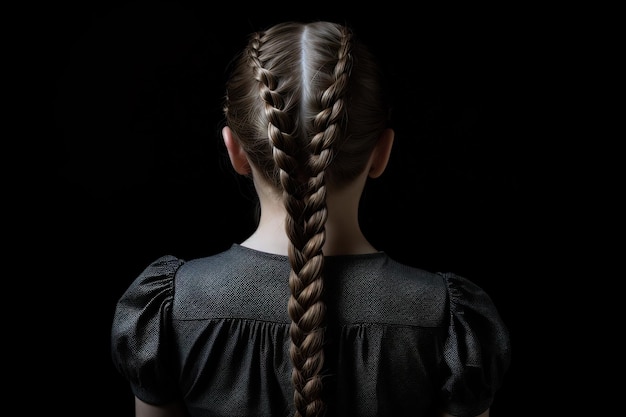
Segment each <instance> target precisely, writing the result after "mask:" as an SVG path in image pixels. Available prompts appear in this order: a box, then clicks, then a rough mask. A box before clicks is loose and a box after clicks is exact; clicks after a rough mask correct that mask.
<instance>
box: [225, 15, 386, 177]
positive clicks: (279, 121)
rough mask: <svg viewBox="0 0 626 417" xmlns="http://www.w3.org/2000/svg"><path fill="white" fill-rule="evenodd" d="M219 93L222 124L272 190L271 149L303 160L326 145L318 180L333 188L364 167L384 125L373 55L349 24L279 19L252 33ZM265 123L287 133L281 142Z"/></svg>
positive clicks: (276, 171)
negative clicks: (221, 94)
mask: <svg viewBox="0 0 626 417" xmlns="http://www.w3.org/2000/svg"><path fill="white" fill-rule="evenodd" d="M226 92H227V96H226V103H225V115H226V123H227V124H228V126H229V127H230V128H231V130H232V131H233V132H234V134H235V136H236V137H237V138H238V140H239V141H240V142H241V144H242V146H243V147H244V149H245V150H246V151H247V153H248V156H249V157H250V158H251V162H252V163H253V164H254V165H256V167H257V168H259V172H260V173H261V174H262V175H263V176H265V178H266V179H269V180H271V182H272V183H273V184H274V185H275V186H277V187H278V186H279V185H280V168H279V167H277V166H276V165H275V162H274V155H273V152H274V146H276V145H279V146H284V147H288V148H290V149H293V150H294V151H296V152H298V154H297V155H293V156H294V157H302V158H304V159H306V158H307V153H308V152H313V153H314V154H315V153H319V152H320V149H321V148H324V149H325V148H326V147H331V146H332V148H333V157H332V163H330V162H331V161H324V162H323V163H325V164H327V165H328V167H327V172H326V181H327V182H328V183H332V184H333V185H336V186H341V185H342V184H344V183H346V182H348V181H350V180H352V179H354V178H355V177H356V176H357V175H358V174H360V173H361V172H362V170H363V169H364V168H365V164H366V162H367V158H368V157H369V154H370V151H371V150H372V148H373V146H374V144H375V142H376V139H377V138H378V136H379V135H380V133H381V131H382V130H383V129H384V128H385V127H386V124H387V122H388V120H387V118H388V114H389V111H388V103H387V102H386V96H385V94H384V91H383V86H382V77H381V73H380V68H379V67H378V66H377V65H376V61H375V59H374V57H373V56H372V55H371V54H370V52H369V51H368V50H367V49H366V47H365V46H364V45H363V44H361V43H359V42H358V41H357V39H356V38H355V36H354V35H353V34H352V32H351V31H350V29H349V28H347V27H346V26H343V25H339V24H336V23H331V22H319V21H318V22H311V23H297V22H286V23H282V24H278V25H275V26H273V27H270V28H269V29H267V30H265V31H261V32H257V33H254V34H252V35H251V37H250V42H249V44H248V46H247V47H246V48H245V49H244V50H243V51H242V53H241V54H240V55H239V57H238V59H237V60H236V61H235V62H234V66H233V68H232V72H231V77H230V79H229V81H228V83H227V89H226ZM270 124H271V125H273V126H274V127H275V128H277V129H278V131H280V133H282V134H283V135H289V139H285V141H286V140H289V143H288V144H287V143H282V142H280V143H277V142H274V143H273V142H272V137H271V134H269V133H268V126H269V125H270ZM270 131H271V129H270ZM318 134H323V135H324V137H323V138H320V137H319V136H316V135H318ZM284 150H285V151H288V150H289V149H284ZM302 168H303V169H304V167H302ZM302 174H303V175H304V173H302Z"/></svg>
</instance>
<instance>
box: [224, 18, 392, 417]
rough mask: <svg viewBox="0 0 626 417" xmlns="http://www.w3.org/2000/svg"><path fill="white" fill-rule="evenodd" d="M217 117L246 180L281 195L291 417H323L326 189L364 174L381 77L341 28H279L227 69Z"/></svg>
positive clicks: (384, 111)
mask: <svg viewBox="0 0 626 417" xmlns="http://www.w3.org/2000/svg"><path fill="white" fill-rule="evenodd" d="M224 112H225V115H226V123H227V125H228V126H229V128H230V129H231V131H232V132H233V135H234V137H235V140H238V141H239V143H240V144H241V146H242V148H243V149H244V150H245V152H246V154H247V156H248V158H249V161H250V163H251V164H252V165H253V166H254V168H255V169H254V170H253V175H257V173H258V175H260V176H262V177H263V180H264V182H266V183H269V184H272V185H273V186H274V187H275V188H276V189H277V190H280V191H281V194H282V198H283V202H284V205H285V209H286V219H285V229H286V233H287V235H288V237H289V241H290V246H289V248H288V250H289V260H290V262H291V274H290V276H289V287H290V289H291V296H290V299H289V301H288V303H287V309H288V312H289V315H290V317H291V320H292V323H291V327H290V337H291V346H290V357H291V361H292V364H293V372H292V382H293V386H294V405H295V408H296V417H299V416H317V415H321V414H322V413H323V412H324V410H325V409H326V406H325V404H324V401H323V394H322V392H323V388H322V386H323V384H322V379H323V373H324V326H325V313H326V306H325V304H324V299H323V284H324V280H323V274H324V256H323V252H322V247H323V245H324V241H325V223H326V218H327V206H326V186H327V184H328V185H329V186H330V185H332V186H333V187H334V188H335V189H336V190H340V189H341V186H342V185H345V184H347V183H349V182H350V181H351V180H354V179H355V178H356V177H357V176H359V174H361V173H363V171H364V169H365V168H366V166H367V162H368V160H369V157H370V154H371V152H372V150H373V148H374V146H375V144H376V142H377V139H378V138H379V136H380V135H381V133H382V131H383V130H384V129H385V127H386V126H387V122H388V120H387V119H388V115H389V112H388V108H387V103H386V101H385V95H384V93H383V86H382V77H381V73H380V70H379V67H377V65H376V63H375V60H374V58H373V56H372V55H371V54H370V53H369V52H368V50H367V49H366V48H365V46H364V45H362V44H361V43H359V42H358V40H357V39H356V38H355V37H354V35H353V34H352V32H351V31H350V30H349V29H348V28H347V27H345V26H342V25H338V24H335V23H330V22H313V23H307V24H304V23H293V22H289V23H282V24H278V25H276V26H273V27H271V28H269V29H267V30H265V31H262V32H257V33H254V34H252V35H251V37H250V41H249V43H248V45H247V47H246V48H245V49H244V50H243V51H242V53H241V54H240V55H239V56H238V57H237V59H236V61H234V67H233V68H232V73H231V76H230V79H229V81H228V82H227V88H226V102H225V105H224Z"/></svg>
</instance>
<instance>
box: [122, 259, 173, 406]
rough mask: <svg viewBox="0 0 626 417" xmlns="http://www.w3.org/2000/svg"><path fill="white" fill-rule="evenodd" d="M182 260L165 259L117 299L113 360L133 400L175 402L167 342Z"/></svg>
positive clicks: (154, 263) (136, 280)
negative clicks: (177, 274)
mask: <svg viewBox="0 0 626 417" xmlns="http://www.w3.org/2000/svg"><path fill="white" fill-rule="evenodd" d="M182 264H183V261H182V260H180V259H178V258H176V257H173V256H169V255H168V256H164V257H161V258H159V259H157V260H156V261H154V262H152V263H151V264H150V265H149V266H148V267H147V268H146V269H145V270H144V271H143V272H142V273H141V274H140V275H139V276H138V277H137V278H136V279H135V280H134V281H133V282H132V284H131V285H130V286H129V287H128V289H127V290H126V292H125V293H124V294H123V295H122V296H121V298H120V299H119V300H118V302H117V305H116V307H115V311H114V315H113V323H112V330H111V355H112V359H113V364H114V365H115V367H116V368H117V370H118V371H119V372H120V373H121V374H122V375H123V376H124V377H126V379H127V380H128V381H129V382H130V385H131V389H132V391H133V393H134V394H135V396H137V397H138V398H140V399H141V400H143V401H145V402H147V403H150V404H157V405H158V404H165V403H169V402H171V401H173V400H174V399H175V397H176V392H177V389H176V381H177V378H176V377H174V375H172V359H171V358H172V357H173V356H172V354H173V353H172V352H171V351H170V350H169V349H171V348H170V347H169V346H170V345H171V344H170V343H168V341H167V339H168V335H169V333H170V316H171V309H172V299H173V295H174V276H175V274H176V271H177V270H178V268H179V267H180V266H181V265H182Z"/></svg>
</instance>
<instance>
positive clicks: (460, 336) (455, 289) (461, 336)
mask: <svg viewBox="0 0 626 417" xmlns="http://www.w3.org/2000/svg"><path fill="white" fill-rule="evenodd" d="M441 275H442V276H443V277H444V279H445V280H446V283H447V287H448V293H449V300H450V302H449V309H450V310H449V314H450V322H449V329H448V337H447V339H446V342H445V345H444V360H445V362H446V368H447V369H448V371H449V373H448V376H447V378H446V379H445V380H444V383H443V387H442V391H441V394H442V397H443V398H442V399H443V402H444V404H446V411H447V412H448V413H450V414H453V415H458V416H474V415H478V414H480V413H482V412H483V411H485V410H486V409H487V408H489V407H490V406H491V404H492V402H493V399H494V396H495V393H496V391H497V390H498V389H499V388H500V386H501V385H502V381H503V378H504V374H505V372H506V370H507V369H508V367H509V363H510V360H511V346H510V338H509V332H508V329H507V327H506V326H505V324H504V323H503V321H502V319H501V317H500V315H499V313H498V311H497V309H496V307H495V305H494V303H493V302H492V300H491V298H490V297H489V295H488V294H487V293H486V292H485V291H484V290H483V289H481V288H480V287H478V286H477V285H476V284H474V283H472V282H471V281H469V280H467V279H466V278H463V277H461V276H458V275H455V274H451V273H446V274H441Z"/></svg>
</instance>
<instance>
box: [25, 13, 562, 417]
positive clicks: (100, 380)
mask: <svg viewBox="0 0 626 417" xmlns="http://www.w3.org/2000/svg"><path fill="white" fill-rule="evenodd" d="M297 8H300V6H296V4H295V3H292V4H289V3H287V4H285V5H279V4H276V3H272V4H265V5H256V6H255V7H250V6H249V5H244V4H224V5H220V7H219V8H217V6H214V7H211V6H209V5H208V2H207V4H206V5H204V6H199V5H198V4H194V3H184V2H158V1H156V2H118V3H108V2H107V3H105V2H85V4H81V5H77V4H71V5H70V4H68V5H66V6H64V5H55V6H54V8H52V7H50V10H49V12H48V14H47V15H46V16H43V19H42V21H43V23H42V25H41V28H45V30H44V33H43V34H42V36H41V37H40V41H41V43H42V45H43V46H44V47H45V49H46V54H47V55H46V59H41V65H42V66H43V67H44V68H45V70H46V71H47V72H48V73H49V74H50V75H51V78H52V80H51V82H50V84H49V85H48V86H47V90H46V91H45V92H44V93H45V94H44V96H45V98H46V100H44V103H43V105H44V106H46V109H47V111H48V113H49V115H50V116H51V119H52V122H51V124H50V125H49V126H48V129H49V130H48V131H49V134H48V136H47V137H46V138H45V145H43V149H45V150H46V152H47V155H44V157H46V158H45V159H46V161H47V163H46V164H45V165H46V167H48V165H50V166H49V168H47V170H46V173H45V175H43V176H42V177H40V178H39V180H40V185H41V184H43V186H44V187H43V188H44V189H43V190H42V193H40V194H38V197H37V198H38V199H40V200H38V201H40V202H41V204H42V206H44V207H45V208H46V210H44V212H43V214H41V216H40V221H41V223H42V225H43V226H42V227H43V229H45V231H46V233H45V238H46V239H44V240H43V241H42V242H41V243H39V245H41V246H43V247H45V251H46V252H47V253H48V254H51V255H52V256H50V258H51V260H50V263H49V264H47V265H46V266H47V268H45V269H46V270H47V271H53V272H48V274H49V277H48V279H46V284H44V285H43V286H42V288H43V291H42V295H43V296H44V298H53V299H54V301H53V304H54V309H53V311H54V312H50V317H47V318H45V319H44V323H45V325H42V326H43V328H45V329H47V330H46V331H47V332H48V333H47V336H46V340H48V342H46V344H47V347H46V352H47V353H46V354H45V358H44V357H40V358H39V361H36V363H39V362H41V363H46V364H50V363H52V365H53V366H52V369H50V370H49V371H47V372H45V374H46V375H47V377H48V378H50V382H51V383H52V386H57V387H59V386H63V387H64V388H63V391H64V392H65V394H64V399H63V400H62V402H63V403H64V404H65V407H67V408H69V412H74V411H76V410H83V411H85V410H87V411H85V413H84V414H88V415H103V416H104V415H106V416H132V415H133V402H132V401H133V400H132V395H131V393H130V390H129V388H128V386H127V384H126V382H125V381H124V380H123V379H122V377H121V376H119V375H118V374H117V373H116V371H115V369H114V368H113V366H112V363H111V360H110V351H109V336H110V334H109V332H110V324H111V319H112V314H113V308H114V305H115V302H116V301H117V299H118V298H119V296H120V295H121V293H122V292H123V291H124V289H125V288H126V287H127V286H128V285H129V284H130V282H131V281H132V280H133V279H134V278H135V277H136V275H137V274H138V273H140V272H141V270H143V268H144V267H145V266H146V265H147V264H148V263H149V262H151V261H152V260H154V259H156V258H157V257H159V256H161V255H163V254H173V255H176V256H179V257H182V258H191V257H195V256H203V255H207V254H211V253H214V252H217V251H220V250H223V249H225V248H227V247H228V246H230V244H231V243H232V242H233V241H241V240H243V239H244V238H245V237H246V236H247V234H248V233H250V232H251V230H252V227H253V219H252V210H253V202H252V199H251V198H250V194H249V188H248V185H247V184H246V183H245V182H243V181H240V179H238V178H237V177H236V175H234V173H233V172H232V170H231V169H230V166H229V165H228V162H227V159H226V157H225V153H224V150H223V148H222V146H221V142H220V141H221V136H220V133H219V129H220V127H221V117H222V114H221V103H222V95H223V85H224V81H225V75H226V72H225V71H226V68H227V65H228V63H229V60H230V59H231V58H232V57H233V56H234V54H235V53H236V52H237V51H239V50H240V48H241V47H243V45H244V44H245V40H246V37H247V35H248V33H249V32H251V31H253V30H257V29H261V28H263V27H265V26H267V25H269V24H272V23H276V22H279V21H283V20H314V19H329V20H335V21H339V22H345V23H348V24H350V25H351V26H352V27H353V28H354V29H355V32H356V33H357V34H358V35H359V36H361V37H362V38H364V39H365V41H366V42H367V43H368V44H370V45H371V46H372V48H373V49H374V51H375V53H376V54H377V55H378V56H379V57H380V58H381V59H382V61H383V63H384V67H385V70H386V71H387V74H388V76H389V80H390V82H391V91H392V95H393V98H394V102H395V109H394V116H393V123H394V128H395V130H396V141H395V145H394V146H395V147H394V153H393V155H392V158H391V161H390V165H389V168H388V170H387V171H386V172H385V174H384V175H383V176H382V177H381V178H379V179H377V180H376V181H372V182H371V183H370V184H368V188H367V191H366V194H365V196H364V201H363V203H364V204H363V213H362V224H363V229H364V231H365V233H366V235H368V236H369V237H370V239H371V240H372V242H373V243H374V244H375V246H377V247H378V248H379V249H382V250H385V251H386V252H388V253H389V254H390V255H391V256H392V257H394V258H396V259H398V260H400V261H403V262H406V263H409V264H412V265H415V266H419V267H422V268H425V269H429V270H433V271H454V272H457V273H459V274H461V275H465V276H467V277H469V278H471V279H472V280H474V281H475V282H476V283H478V284H479V285H481V286H482V287H483V288H485V289H486V290H487V291H488V293H489V294H490V295H491V296H492V298H493V299H494V302H495V303H496V305H497V306H498V308H499V310H500V312H501V314H502V316H503V318H504V320H505V321H506V322H507V324H508V325H509V328H510V331H511V338H512V346H513V357H512V363H511V368H510V371H509V373H508V374H507V377H506V380H505V383H504V386H503V387H502V390H501V391H500V393H499V395H498V397H497V399H496V402H495V404H494V405H493V408H492V416H494V417H502V416H522V415H525V416H527V415H533V410H535V409H536V407H537V404H536V401H537V399H538V398H546V397H550V396H551V395H552V391H553V389H554V387H553V380H552V378H553V376H554V374H555V373H556V369H555V368H556V367H557V365H555V364H554V363H551V366H550V367H546V360H545V359H539V358H545V357H554V358H557V357H558V353H559V352H558V351H557V345H558V344H557V343H556V342H555V341H557V340H558V339H559V337H560V335H559V334H558V332H557V331H552V332H547V331H546V330H545V328H546V325H548V326H549V325H550V322H551V321H552V320H554V319H553V318H550V317H549V316H546V314H545V310H546V307H547V304H548V302H549V300H548V295H547V294H548V293H547V292H546V291H545V290H544V289H543V288H542V286H543V285H545V284H544V283H545V279H546V276H547V275H548V274H551V273H552V272H553V268H554V267H553V266H550V265H548V264H546V262H547V261H549V260H550V259H552V254H551V251H552V248H553V242H554V239H555V236H556V234H557V230H556V229H557V228H559V227H560V226H559V225H558V220H555V221H554V222H552V220H553V219H552V218H553V216H554V215H555V213H554V208H553V207H552V206H551V204H550V203H549V201H551V200H552V199H553V198H554V195H553V194H552V193H553V188H552V183H553V182H554V181H555V180H554V179H551V178H549V177H546V176H545V171H544V167H545V165H546V161H547V160H549V158H550V156H551V151H552V149H553V148H555V147H556V145H554V144H553V143H552V142H550V141H551V140H554V139H553V138H551V137H550V135H549V134H548V133H547V132H548V131H549V130H550V127H549V125H547V124H546V123H547V121H548V120H549V119H550V117H551V116H550V115H549V114H548V109H549V107H550V106H549V105H548V104H549V103H550V102H551V101H553V100H554V96H555V95H556V91H555V89H554V88H553V84H552V80H553V79H554V77H555V75H556V73H555V69H554V67H553V65H552V63H553V62H554V60H555V54H557V55H558V48H554V46H555V44H556V43H558V36H557V37H553V36H550V35H551V30H552V29H551V27H552V26H551V23H552V22H551V21H550V19H549V17H548V16H545V15H542V14H536V13H534V12H529V11H527V10H523V9H516V8H514V7H512V6H511V7H507V8H500V9H498V8H485V9H484V10H483V9H476V8H473V9H471V10H469V9H468V10H460V9H446V8H444V7H442V8H441V9H438V10H431V9H426V8H419V7H417V6H411V7H409V6H396V5H393V4H391V3H390V4H386V3H385V4H383V3H381V4H378V5H376V7H375V8H373V9H370V8H369V6H368V7H365V6H364V5H361V6H358V7H355V6H351V5H350V6H342V5H341V4H340V3H331V4H328V5H324V4H322V3H311V4H308V5H307V6H306V7H303V8H302V10H300V11H295V9H297ZM50 133H51V134H50ZM50 161H53V163H50ZM546 224H548V225H549V226H548V227H546ZM48 239H49V240H48ZM46 262H47V261H46ZM68 381H69V382H68ZM529 381H532V382H529ZM46 398H47V397H46ZM50 398H51V400H50V402H51V403H57V402H59V401H60V400H59V399H58V395H56V394H54V395H52V394H51V395H50ZM79 414H81V415H83V413H82V412H79Z"/></svg>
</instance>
